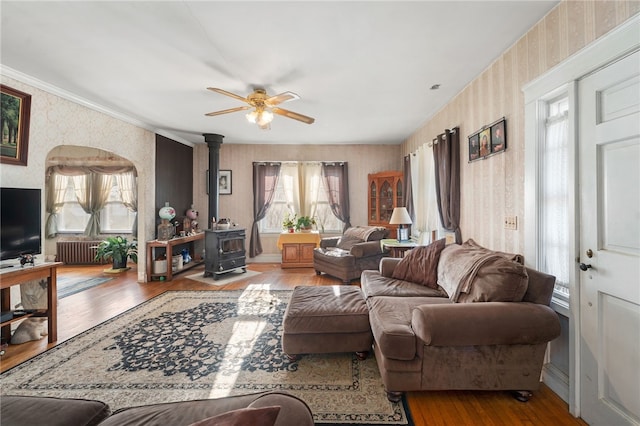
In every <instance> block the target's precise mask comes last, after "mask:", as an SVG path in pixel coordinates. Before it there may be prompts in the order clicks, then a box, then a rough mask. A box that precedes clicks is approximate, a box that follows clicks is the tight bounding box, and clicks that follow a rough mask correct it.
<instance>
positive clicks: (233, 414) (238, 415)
mask: <svg viewBox="0 0 640 426" xmlns="http://www.w3.org/2000/svg"><path fill="white" fill-rule="evenodd" d="M279 412H280V407H278V406H274V407H263V408H249V407H247V408H240V409H238V410H233V411H227V412H226V413H222V414H218V415H217V416H214V417H209V418H206V419H203V420H200V421H198V422H196V423H191V425H190V426H244V425H252V426H273V425H274V424H275V422H276V418H277V417H278V413H279Z"/></svg>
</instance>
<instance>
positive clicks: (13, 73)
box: [0, 64, 193, 147]
mask: <svg viewBox="0 0 640 426" xmlns="http://www.w3.org/2000/svg"><path fill="white" fill-rule="evenodd" d="M0 74H1V75H3V76H6V77H9V78H12V79H14V80H18V81H20V82H21V83H24V84H28V85H29V86H33V87H35V88H36V89H40V90H43V91H45V92H47V93H50V94H52V95H55V96H58V97H60V98H62V99H66V100H68V101H71V102H73V103H76V104H78V105H82V106H83V107H85V108H89V109H91V110H94V111H97V112H99V113H102V114H105V115H108V116H110V117H113V118H115V119H117V120H120V121H124V122H125V123H129V124H132V125H134V126H136V127H140V128H142V129H145V130H149V131H150V132H153V133H156V134H159V135H162V136H165V137H167V138H170V139H173V140H175V141H176V142H180V143H181V144H184V145H188V146H191V147H193V143H191V142H189V141H187V140H185V139H183V138H181V137H179V136H177V135H174V134H172V133H170V132H167V131H166V130H163V129H159V128H157V127H154V126H152V125H150V124H148V123H145V122H143V121H140V120H138V119H137V118H133V117H131V116H129V115H126V114H123V113H121V112H118V111H114V110H112V109H109V108H107V107H104V106H102V105H99V104H97V103H95V102H92V101H89V100H87V99H85V98H82V97H80V96H78V95H76V94H74V93H71V92H69V91H67V90H64V89H61V88H59V87H57V86H54V85H52V84H49V83H46V82H44V81H42V80H39V79H37V78H35V77H32V76H30V75H27V74H25V73H23V72H20V71H17V70H15V69H13V68H11V67H8V66H6V65H2V64H0Z"/></svg>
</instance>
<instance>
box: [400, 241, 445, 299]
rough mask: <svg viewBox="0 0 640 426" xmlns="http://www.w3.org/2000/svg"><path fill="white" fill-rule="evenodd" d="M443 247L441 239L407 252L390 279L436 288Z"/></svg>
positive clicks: (443, 243) (443, 242)
mask: <svg viewBox="0 0 640 426" xmlns="http://www.w3.org/2000/svg"><path fill="white" fill-rule="evenodd" d="M444 247H445V239H444V238H443V239H441V240H438V241H435V242H433V243H431V244H429V245H428V246H419V247H416V248H414V249H413V250H410V251H408V252H407V253H406V255H405V256H404V258H403V259H402V260H401V261H400V262H398V264H397V265H396V267H395V269H394V270H393V274H392V275H391V276H392V278H395V279H397V280H404V281H410V282H414V283H417V284H422V285H424V286H427V287H430V288H438V261H439V260H440V253H441V252H442V250H443V249H444Z"/></svg>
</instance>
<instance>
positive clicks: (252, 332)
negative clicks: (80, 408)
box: [0, 285, 409, 425]
mask: <svg viewBox="0 0 640 426" xmlns="http://www.w3.org/2000/svg"><path fill="white" fill-rule="evenodd" d="M290 296H291V292H290V291H275V290H269V289H268V285H252V286H249V288H248V289H247V290H237V291H170V292H167V293H163V294H162V295H160V296H157V297H155V298H154V299H151V300H149V301H148V302H146V303H144V304H142V305H139V306H138V307H136V308H133V309H131V310H130V311H128V312H125V313H124V314H122V315H119V316H117V317H115V318H113V319H111V320H109V321H107V322H105V323H103V324H101V325H98V326H96V327H94V328H93V329H91V330H88V331H87V332H85V333H83V334H81V335H79V336H76V337H74V338H72V339H70V340H68V341H66V342H63V343H61V344H60V345H58V346H56V347H54V348H52V349H50V350H48V351H47V352H45V353H43V354H41V355H39V356H37V357H35V358H33V359H32V360H30V361H27V362H25V363H23V364H20V365H19V366H17V367H15V368H13V369H11V370H9V371H7V372H6V373H4V374H2V375H1V376H0V381H1V391H0V392H1V393H2V394H20V395H34V394H35V395H47V396H57V397H71V398H90V399H99V400H102V401H105V402H107V403H108V404H109V405H110V406H111V408H112V409H117V408H120V407H126V406H134V405H144V404H151V403H158V402H167V401H183V400H188V399H198V398H217V397H223V396H227V395H237V394H245V393H250V392H256V391H263V390H271V389H279V390H286V391H289V392H291V393H293V394H295V395H297V396H299V397H301V398H302V399H304V400H305V401H306V402H307V403H308V404H309V406H310V407H311V409H312V411H313V413H314V420H315V421H316V423H326V424H360V425H362V424H377V425H389V424H393V425H403V424H409V420H408V419H407V411H406V409H405V408H404V406H403V404H401V403H398V404H392V403H390V402H389V401H388V400H387V399H386V396H385V392H384V388H383V385H382V380H381V378H380V373H379V371H378V367H377V365H376V361H375V359H374V358H373V357H369V358H368V359H367V360H365V361H358V360H357V358H356V357H355V356H354V355H353V354H327V355H306V356H304V357H302V358H301V359H300V360H298V361H291V360H289V359H288V358H287V357H286V356H285V355H284V353H283V352H282V347H281V343H280V342H281V335H282V318H283V315H284V312H285V309H286V306H287V303H288V300H289V298H290Z"/></svg>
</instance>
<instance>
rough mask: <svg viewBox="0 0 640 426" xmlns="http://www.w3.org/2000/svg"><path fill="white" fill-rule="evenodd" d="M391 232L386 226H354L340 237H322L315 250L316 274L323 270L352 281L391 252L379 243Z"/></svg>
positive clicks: (343, 280) (376, 265)
mask: <svg viewBox="0 0 640 426" xmlns="http://www.w3.org/2000/svg"><path fill="white" fill-rule="evenodd" d="M388 234H389V231H388V230H387V229H386V228H384V227H378V226H355V227H351V228H349V229H347V230H346V231H345V232H344V234H343V235H342V236H340V237H327V238H323V239H322V240H320V247H318V248H316V249H315V250H314V251H313V268H314V269H315V270H316V274H317V275H320V274H321V273H322V272H324V273H325V274H327V275H331V276H332V277H336V278H340V279H341V280H342V282H343V283H344V284H345V285H349V284H350V283H351V281H352V280H355V279H358V278H360V274H361V273H362V271H364V270H367V269H378V265H379V264H380V259H382V258H383V257H385V256H388V255H389V253H388V252H387V251H384V250H383V249H382V245H381V244H380V240H382V239H383V238H386V237H387V235H388Z"/></svg>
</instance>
